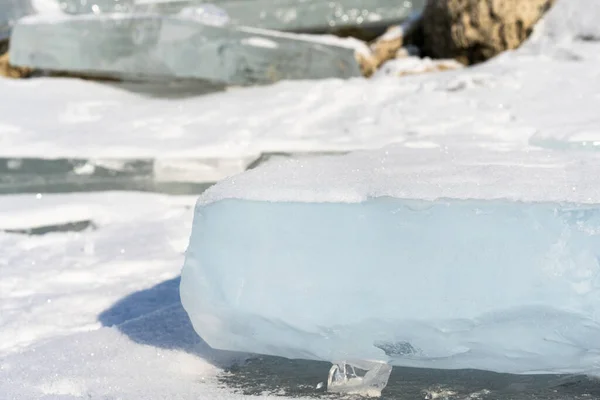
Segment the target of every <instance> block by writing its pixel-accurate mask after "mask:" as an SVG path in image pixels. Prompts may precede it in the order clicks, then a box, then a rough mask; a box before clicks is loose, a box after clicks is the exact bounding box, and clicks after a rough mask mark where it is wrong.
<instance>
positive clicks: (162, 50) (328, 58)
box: [10, 13, 360, 85]
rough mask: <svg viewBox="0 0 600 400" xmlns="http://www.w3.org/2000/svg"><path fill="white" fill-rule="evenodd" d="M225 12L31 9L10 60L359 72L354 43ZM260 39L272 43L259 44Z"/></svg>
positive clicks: (246, 71) (123, 72)
mask: <svg viewBox="0 0 600 400" xmlns="http://www.w3.org/2000/svg"><path fill="white" fill-rule="evenodd" d="M219 18H220V16H219V15H218V14H217V15H213V16H212V18H210V19H211V21H210V23H206V22H207V20H208V19H209V18H208V17H207V16H204V17H203V19H200V18H198V16H197V15H195V16H193V17H190V16H189V13H184V14H177V15H161V14H152V13H143V14H132V15H128V14H100V15H87V14H86V15H79V16H72V17H67V16H63V17H60V18H57V17H56V16H52V17H48V16H33V17H28V18H25V19H23V20H21V21H20V22H19V23H18V24H17V25H16V26H15V28H14V31H13V34H12V37H11V50H10V54H11V62H12V63H13V64H15V65H21V66H29V67H35V68H40V69H47V70H58V71H79V72H87V73H92V74H100V75H105V76H106V75H108V76H118V77H128V78H131V77H139V76H145V77H152V78H164V77H169V78H194V79H204V80H210V81H214V82H220V83H227V84H234V85H248V84H255V83H267V82H274V81H278V80H281V79H318V78H332V77H339V78H348V77H353V76H359V75H360V71H359V67H358V64H357V62H356V60H355V57H354V53H355V51H354V49H353V48H351V47H350V48H349V47H346V46H338V45H335V44H330V45H327V46H325V45H323V44H322V43H321V42H315V41H311V40H309V39H307V38H306V37H305V36H302V37H298V36H295V35H293V34H282V33H278V32H275V31H267V30H258V29H250V28H243V27H236V26H231V25H225V26H219V25H215V21H217V22H218V21H219ZM248 39H254V41H248ZM257 41H258V42H260V43H264V42H269V46H264V45H259V46H257V45H256V42H257ZM299 60H302V61H299Z"/></svg>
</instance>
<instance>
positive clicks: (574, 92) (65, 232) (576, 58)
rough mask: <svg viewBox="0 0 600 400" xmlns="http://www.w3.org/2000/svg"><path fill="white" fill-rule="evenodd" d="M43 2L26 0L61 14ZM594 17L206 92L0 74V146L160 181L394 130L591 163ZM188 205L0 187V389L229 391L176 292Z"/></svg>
mask: <svg viewBox="0 0 600 400" xmlns="http://www.w3.org/2000/svg"><path fill="white" fill-rule="evenodd" d="M52 1H53V0H37V1H36V2H34V3H35V5H36V7H38V9H41V10H44V11H45V12H56V8H55V7H53V5H52ZM599 19H600V2H598V1H597V0H558V2H557V5H556V7H555V8H554V9H553V10H552V11H551V13H550V14H549V15H548V16H547V18H546V19H545V20H544V22H542V23H541V24H540V25H539V26H538V29H537V30H536V32H535V33H534V36H533V37H532V39H531V40H530V41H529V42H528V43H527V44H525V45H524V46H523V47H522V48H521V49H519V50H518V51H515V52H509V53H506V54H503V55H502V56H500V57H498V58H497V59H495V60H493V61H491V62H488V63H486V64H484V65H480V66H478V67H475V68H469V69H464V70H457V71H448V72H443V73H437V74H435V73H432V74H425V75H420V76H419V75H414V76H405V77H401V78H398V77H395V76H380V77H377V78H375V79H372V80H365V79H354V80H350V81H341V80H326V81H318V82H308V81H305V82H281V83H278V84H276V85H273V86H269V87H258V88H243V89H242V88H230V89H227V90H225V91H215V92H212V93H209V94H201V93H200V92H201V91H206V88H203V87H202V88H197V89H189V90H187V92H186V93H181V92H178V91H177V90H173V89H172V88H171V89H169V88H165V87H162V88H161V90H160V92H161V93H157V92H156V88H152V89H149V88H148V87H144V86H142V85H139V84H130V85H126V86H125V85H121V86H120V85H116V84H106V83H98V82H86V81H80V80H74V79H73V80H69V79H46V78H43V79H33V80H26V81H14V80H6V79H0V93H1V96H2V99H3V100H2V102H1V104H0V157H2V158H10V159H18V158H23V157H31V158H43V159H51V158H77V159H104V160H113V161H114V160H116V162H117V164H116V165H119V162H122V161H124V160H137V159H155V160H159V164H160V165H163V166H165V165H166V166H167V167H164V168H163V174H162V179H164V180H169V174H168V171H170V169H169V168H168V166H169V165H171V164H170V163H172V164H173V165H176V166H177V168H175V169H176V170H177V171H179V172H178V174H179V173H180V172H181V170H182V169H183V170H185V168H186V165H187V164H186V163H187V162H190V163H191V164H190V165H196V164H194V162H198V160H204V159H211V160H214V159H216V160H221V161H219V162H215V163H213V164H211V169H210V171H209V172H210V174H209V176H208V177H207V175H206V174H205V173H204V172H203V171H204V170H203V169H201V170H197V169H196V170H194V169H193V170H191V172H190V173H188V174H187V175H186V179H187V180H190V181H208V180H212V179H218V178H221V177H224V176H227V175H230V174H232V173H235V172H239V171H242V170H243V169H244V168H245V167H246V166H247V165H248V163H249V162H250V161H248V160H252V159H253V158H255V157H257V156H258V155H259V154H260V153H263V152H291V153H304V152H320V151H348V150H354V149H363V148H378V147H381V146H384V145H386V144H390V143H394V144H396V145H399V146H404V147H406V148H407V149H408V151H410V149H413V148H424V147H427V148H434V147H439V148H443V147H444V146H447V145H449V144H452V145H453V146H461V147H462V148H464V149H466V150H465V151H472V152H478V149H479V148H481V147H486V148H493V149H495V150H497V151H503V150H513V149H518V150H519V151H525V152H526V151H528V150H531V149H535V148H539V147H545V148H551V149H556V151H574V152H577V151H585V152H586V158H587V159H588V162H589V159H590V157H591V158H592V159H593V157H595V155H594V154H593V153H591V154H590V153H588V152H589V151H592V152H593V151H597V148H598V147H599V146H600V113H599V111H598V110H600V68H598V62H599V61H600V56H599V54H600V28H599V27H598V25H597V21H598V20H599ZM391 69H392V68H390V70H391ZM507 154H510V152H507ZM598 157H600V155H599V156H598ZM599 162H600V159H599ZM18 165H19V164H18V163H16V164H15V168H18ZM165 171H166V172H165ZM188 172H189V171H188ZM84 175H85V174H84ZM184 175H185V174H184ZM178 176H179V175H178ZM0 178H2V176H1V175H0ZM470 178H472V179H476V178H477V177H470ZM442 184H443V183H442ZM194 201H195V196H184V197H178V196H167V195H160V194H143V193H137V192H122V193H116V192H107V193H87V194H81V193H80V194H53V195H50V194H42V195H35V194H32V195H29V194H21V195H9V196H2V197H0V398H7V399H39V398H44V399H76V398H77V399H79V398H92V399H118V398H119V399H121V398H122V399H163V398H168V399H198V398H227V399H230V398H236V397H238V396H241V395H240V394H235V393H232V391H231V390H230V389H227V388H224V387H222V385H221V384H220V383H219V381H218V379H217V376H219V374H221V372H220V371H221V369H222V368H223V367H224V366H227V365H229V363H230V362H231V361H232V360H234V359H238V358H240V357H241V356H240V355H235V354H227V353H223V352H218V351H214V350H211V349H209V348H208V347H207V346H206V345H205V344H204V343H203V342H202V340H201V339H200V338H198V337H197V336H196V335H195V333H194V332H193V330H192V329H191V327H190V325H189V322H188V320H187V317H186V316H185V314H184V312H183V310H182V308H181V306H180V304H179V298H178V291H177V286H178V281H177V279H178V275H179V272H180V269H181V265H182V262H183V252H184V251H185V248H186V245H187V240H188V237H189V231H190V228H191V223H192V211H191V207H192V206H193V203H194ZM48 231H50V232H49V233H46V234H39V233H44V232H48ZM313 383H314V384H315V385H316V384H317V383H318V381H315V382H313ZM271 389H273V388H271Z"/></svg>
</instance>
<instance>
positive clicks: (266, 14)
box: [61, 0, 425, 32]
mask: <svg viewBox="0 0 600 400" xmlns="http://www.w3.org/2000/svg"><path fill="white" fill-rule="evenodd" d="M206 3H207V2H205V1H202V0H116V1H115V0H62V1H61V6H62V8H63V10H65V11H66V12H69V13H92V12H93V13H99V12H148V11H150V12H160V13H177V12H179V11H180V10H181V9H183V8H187V7H195V6H200V5H203V4H206ZM209 3H214V4H216V5H218V6H219V7H220V8H222V9H224V10H225V11H226V12H227V14H229V16H230V18H231V20H232V23H235V24H239V25H246V26H253V27H257V28H265V29H276V30H285V31H311V32H312V31H321V32H323V31H328V30H330V29H332V28H339V27H345V26H370V25H378V26H385V25H390V24H392V23H396V22H398V21H402V20H404V19H406V18H407V17H408V16H409V14H411V13H412V12H418V11H420V10H421V9H422V8H423V6H424V4H425V1H424V0H414V1H404V2H398V1H395V0H337V1H321V0H309V1H301V0H233V1H230V0H217V1H214V2H209Z"/></svg>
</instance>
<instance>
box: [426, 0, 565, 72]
mask: <svg viewBox="0 0 600 400" xmlns="http://www.w3.org/2000/svg"><path fill="white" fill-rule="evenodd" d="M554 2H555V0H428V1H427V4H426V5H425V9H424V10H423V15H422V21H421V23H422V25H421V29H422V36H423V37H422V40H423V44H422V46H423V53H424V55H426V56H430V57H432V58H454V59H456V60H458V61H460V62H462V63H464V64H474V63H478V62H481V61H485V60H488V59H490V58H491V57H494V56H495V55H497V54H499V53H501V52H502V51H505V50H510V49H515V48H517V47H519V46H520V45H521V43H523V41H525V39H526V38H527V37H528V36H529V34H530V33H531V31H532V29H533V27H534V25H535V24H536V23H537V22H538V21H539V19H540V18H541V17H542V16H543V15H544V13H545V12H546V11H547V10H548V9H549V8H550V7H551V6H552V4H554Z"/></svg>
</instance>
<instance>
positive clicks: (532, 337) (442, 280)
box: [181, 163, 600, 374]
mask: <svg viewBox="0 0 600 400" xmlns="http://www.w3.org/2000/svg"><path fill="white" fill-rule="evenodd" d="M455 164H456V163H455ZM455 164H453V165H455ZM274 168H275V167H274ZM279 168H280V167H279V166H277V167H276V168H275V169H276V170H279ZM502 168H504V167H502ZM291 169H293V167H292V168H291ZM546 169H547V168H546ZM259 170H260V168H259ZM265 171H266V172H264V173H262V172H257V173H255V174H261V175H260V176H259V175H256V176H259V177H260V178H261V179H263V180H264V179H266V178H265V177H266V176H268V175H269V174H268V172H269V171H268V169H267V170H265ZM440 171H443V169H441V170H440ZM532 171H533V172H532ZM540 171H541V172H540V173H543V171H544V170H543V169H540ZM411 173H412V172H411ZM526 173H527V174H529V175H527V176H533V177H535V179H538V176H537V175H535V173H537V172H535V171H534V170H533V169H531V168H530V169H529V170H527V171H526ZM419 174H421V172H419ZM438 174H443V173H442V172H438ZM489 174H492V175H493V171H492V170H489V169H486V170H484V173H483V174H482V177H484V176H486V175H489ZM531 174H534V175H531ZM548 174H553V172H552V170H550V171H549V172H548ZM514 176H515V177H518V174H516V175H514ZM539 177H542V178H543V175H539ZM488 178H489V177H488ZM542 178H540V179H542ZM315 179H316V178H315ZM482 179H483V178H482ZM489 179H492V178H489ZM532 179H533V178H532ZM521 180H522V179H521ZM298 181H301V178H300V177H299V178H298ZM298 181H295V182H298ZM236 182H237V181H236ZM295 184H296V185H297V186H301V185H302V184H300V183H295ZM509 184H510V181H506V182H505V186H506V185H509ZM567 184H570V183H567ZM290 185H292V186H293V185H294V184H290ZM473 185H474V186H473V187H477V186H478V185H479V184H473ZM502 185H503V183H502V181H501V180H498V182H497V187H499V188H502ZM561 185H562V183H560V182H559V181H558V180H557V181H555V182H554V183H553V182H551V181H549V182H547V183H546V187H547V188H552V189H553V190H559V189H560V186H561ZM266 186H267V185H266ZM342 186H343V185H342ZM455 186H456V185H455ZM542 186H543V185H542ZM456 187H459V189H457V190H458V191H460V190H463V188H464V185H463V184H460V185H459V186H456ZM507 187H508V186H507ZM565 187H567V186H565ZM332 190H333V189H332ZM532 190H533V189H532ZM549 190H550V189H549ZM565 190H566V189H565ZM594 190H595V189H594ZM465 191H467V192H468V190H467V189H465ZM594 193H595V192H594ZM259 197H260V196H259ZM599 255H600V206H596V205H594V204H587V205H577V204H573V203H565V204H561V203H552V202H539V201H537V202H520V201H512V200H500V199H498V200H483V199H478V200H468V199H462V200H460V199H456V200H452V199H447V200H443V199H441V200H440V199H438V200H403V199H400V198H393V197H376V198H369V199H366V200H363V201H360V202H350V203H348V202H334V201H332V202H300V201H298V202H295V201H280V202H273V201H263V200H252V199H244V198H239V199H235V198H225V199H221V200H217V201H212V202H203V201H199V202H198V205H197V207H196V212H195V217H194V225H193V232H192V235H191V239H190V244H189V248H188V251H187V255H186V260H185V265H184V268H183V273H182V281H181V299H182V302H183V305H184V307H185V309H186V310H187V312H188V314H189V316H190V318H191V321H192V323H193V325H194V328H195V330H196V331H197V332H198V334H199V335H201V336H202V338H204V340H206V342H207V343H208V344H209V345H211V346H212V347H215V348H218V349H226V350H236V351H243V352H250V353H258V354H269V355H276V356H283V357H288V358H298V359H314V360H327V361H332V362H335V361H338V360H349V359H358V360H376V361H383V362H387V363H390V364H393V365H398V366H416V367H428V368H450V369H456V368H476V369H483V370H489V371H497V372H509V373H543V372H544V373H545V372H552V373H586V374H597V373H598V371H599V370H600V323H599V321H600V320H599V319H600V274H599V273H600V266H599V264H598V257H599Z"/></svg>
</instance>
